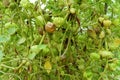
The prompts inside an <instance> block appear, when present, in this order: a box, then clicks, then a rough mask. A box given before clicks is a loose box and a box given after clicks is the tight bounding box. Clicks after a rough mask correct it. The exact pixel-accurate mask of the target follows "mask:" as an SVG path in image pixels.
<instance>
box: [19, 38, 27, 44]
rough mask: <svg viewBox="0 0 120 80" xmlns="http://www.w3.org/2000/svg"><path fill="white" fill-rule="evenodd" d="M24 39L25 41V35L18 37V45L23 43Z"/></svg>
mask: <svg viewBox="0 0 120 80" xmlns="http://www.w3.org/2000/svg"><path fill="white" fill-rule="evenodd" d="M25 41H26V38H25V37H23V38H20V39H19V40H18V45H20V44H22V43H24V42H25Z"/></svg>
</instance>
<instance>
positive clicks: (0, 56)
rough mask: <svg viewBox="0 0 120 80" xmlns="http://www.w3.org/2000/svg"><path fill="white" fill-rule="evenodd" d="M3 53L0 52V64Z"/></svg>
mask: <svg viewBox="0 0 120 80" xmlns="http://www.w3.org/2000/svg"><path fill="white" fill-rule="evenodd" d="M3 55H4V54H3V53H2V51H0V62H1V60H2V58H3Z"/></svg>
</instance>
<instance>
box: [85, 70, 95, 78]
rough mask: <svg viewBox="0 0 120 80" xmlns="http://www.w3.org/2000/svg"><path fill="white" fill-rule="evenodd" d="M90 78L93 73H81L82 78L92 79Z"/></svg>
mask: <svg viewBox="0 0 120 80" xmlns="http://www.w3.org/2000/svg"><path fill="white" fill-rule="evenodd" d="M92 76H93V73H92V72H91V71H85V72H84V73H83V77H84V78H92Z"/></svg>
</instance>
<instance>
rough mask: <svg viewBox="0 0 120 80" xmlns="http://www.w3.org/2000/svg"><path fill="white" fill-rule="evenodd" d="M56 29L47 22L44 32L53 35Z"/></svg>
mask: <svg viewBox="0 0 120 80" xmlns="http://www.w3.org/2000/svg"><path fill="white" fill-rule="evenodd" d="M55 29H56V27H55V25H54V24H53V23H52V22H47V24H46V25H45V31H46V32H49V33H53V32H54V31H55Z"/></svg>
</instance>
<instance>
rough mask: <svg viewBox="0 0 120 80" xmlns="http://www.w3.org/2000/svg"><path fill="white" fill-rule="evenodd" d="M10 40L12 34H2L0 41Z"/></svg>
mask: <svg viewBox="0 0 120 80" xmlns="http://www.w3.org/2000/svg"><path fill="white" fill-rule="evenodd" d="M9 40H10V36H6V35H0V43H4V42H7V41H9Z"/></svg>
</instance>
